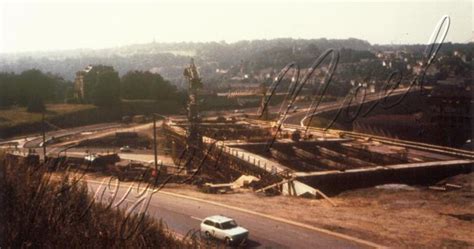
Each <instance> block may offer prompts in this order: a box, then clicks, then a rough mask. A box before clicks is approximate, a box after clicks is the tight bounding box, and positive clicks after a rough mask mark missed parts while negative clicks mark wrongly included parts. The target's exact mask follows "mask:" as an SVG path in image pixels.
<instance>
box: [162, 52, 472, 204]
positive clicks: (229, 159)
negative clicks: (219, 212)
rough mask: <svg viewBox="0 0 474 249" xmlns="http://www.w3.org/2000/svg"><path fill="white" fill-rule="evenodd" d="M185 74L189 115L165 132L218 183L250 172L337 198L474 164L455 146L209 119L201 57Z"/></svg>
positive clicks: (198, 170)
mask: <svg viewBox="0 0 474 249" xmlns="http://www.w3.org/2000/svg"><path fill="white" fill-rule="evenodd" d="M184 75H185V77H186V79H187V80H188V82H189V101H188V115H187V118H181V119H180V118H174V119H168V120H167V121H166V122H165V124H164V130H165V132H166V134H167V135H168V136H167V137H168V140H169V144H170V146H171V147H172V155H173V157H174V160H175V163H177V164H181V165H183V164H184V165H186V167H187V169H189V170H190V172H192V174H196V175H198V174H199V175H201V176H206V177H207V180H208V181H211V182H214V183H224V182H229V181H232V180H235V179H236V178H237V177H239V176H240V175H243V174H245V175H253V176H256V177H258V178H259V179H260V181H259V182H258V184H257V186H255V188H256V189H257V191H276V192H280V193H282V194H287V195H296V196H301V195H312V196H317V195H324V194H327V195H334V194H338V193H340V192H342V191H345V190H348V189H354V188H362V187H370V186H375V185H379V184H386V183H406V184H432V183H434V182H437V181H439V180H441V179H443V178H445V177H449V176H452V175H456V174H459V173H468V172H470V171H472V167H473V165H474V153H473V152H472V151H467V150H462V149H456V148H451V147H444V146H438V145H432V144H426V143H420V142H413V141H406V140H400V139H393V138H386V137H381V136H375V135H368V134H363V133H357V132H351V131H345V130H337V129H328V130H324V129H320V128H315V127H310V128H309V129H308V130H305V129H306V127H302V126H300V125H298V124H284V125H282V126H281V129H280V130H276V129H275V122H272V121H268V120H261V119H258V118H256V117H255V118H253V117H250V116H247V115H240V116H237V115H234V116H231V115H229V116H227V117H207V118H203V117H201V116H199V111H198V101H197V97H198V96H197V94H198V89H199V88H200V87H201V86H202V82H201V79H200V77H199V74H198V71H197V68H196V66H195V65H194V62H193V61H191V64H190V66H189V67H188V68H187V69H186V70H185V72H184ZM304 132H306V133H305V136H295V134H303V133H304ZM274 137H276V139H275V140H274V142H273V143H272V145H271V147H269V146H268V145H269V141H271V140H272V139H273V138H274Z"/></svg>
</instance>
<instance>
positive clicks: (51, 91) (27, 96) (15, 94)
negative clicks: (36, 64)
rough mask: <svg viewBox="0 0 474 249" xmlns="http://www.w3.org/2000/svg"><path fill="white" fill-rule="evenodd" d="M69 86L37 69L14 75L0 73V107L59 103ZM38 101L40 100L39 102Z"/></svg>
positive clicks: (60, 79)
mask: <svg viewBox="0 0 474 249" xmlns="http://www.w3.org/2000/svg"><path fill="white" fill-rule="evenodd" d="M70 87H71V85H70V84H68V83H67V82H66V81H64V80H63V79H62V78H61V77H59V76H57V75H53V74H50V73H46V74H45V73H43V72H41V71H40V70H37V69H30V70H26V71H23V72H22V73H21V74H19V75H17V74H14V73H0V107H8V106H11V105H15V104H18V105H20V106H30V104H31V103H38V102H39V101H40V102H42V103H45V102H59V101H62V100H64V94H65V92H66V90H67V88H70ZM39 99H40V100H39Z"/></svg>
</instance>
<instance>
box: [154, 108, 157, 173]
mask: <svg viewBox="0 0 474 249" xmlns="http://www.w3.org/2000/svg"><path fill="white" fill-rule="evenodd" d="M153 149H154V154H155V170H157V169H158V148H157V147H156V115H155V114H153ZM157 173H158V172H157Z"/></svg>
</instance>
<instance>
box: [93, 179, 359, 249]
mask: <svg viewBox="0 0 474 249" xmlns="http://www.w3.org/2000/svg"><path fill="white" fill-rule="evenodd" d="M88 186H89V188H90V189H91V190H93V191H95V190H96V189H97V188H98V186H99V183H98V182H95V181H89V182H88ZM126 190H127V187H126V186H125V184H122V185H121V187H120V188H119V194H118V196H117V199H120V198H121V197H122V196H123V194H124V193H125V192H126ZM106 193H107V191H106ZM132 193H134V192H132ZM132 193H131V194H130V196H129V197H127V199H128V202H127V205H128V206H130V205H131V204H132V203H133V202H134V200H136V199H135V197H134V195H133V194H132ZM123 206H125V203H124V204H123ZM148 214H150V215H152V216H154V217H156V218H158V219H163V221H164V222H166V224H167V225H168V227H169V228H170V229H172V230H173V231H175V232H177V233H180V234H186V233H187V232H188V231H190V230H193V229H199V224H200V220H201V219H202V218H205V217H207V216H211V215H215V214H221V215H225V216H229V217H232V218H234V219H235V220H236V221H237V222H238V223H239V225H241V226H243V227H245V228H247V229H248V230H249V231H250V238H249V239H250V241H249V243H248V245H247V247H248V248H301V249H303V248H312V249H314V248H366V247H364V246H362V245H359V244H356V243H355V242H352V241H348V240H345V239H341V238H337V237H334V236H330V235H327V234H324V233H320V232H316V231H312V230H309V229H307V228H302V227H298V226H294V225H290V224H287V223H283V222H279V221H275V220H272V219H268V218H264V217H260V216H256V215H252V214H248V213H245V212H241V211H236V210H233V209H230V208H224V207H220V206H216V205H214V204H209V203H206V202H201V201H196V200H189V199H185V198H180V197H176V196H171V195H167V194H165V193H161V192H157V193H155V194H154V195H153V197H152V199H151V202H150V205H149V209H148ZM308 215H316V214H308Z"/></svg>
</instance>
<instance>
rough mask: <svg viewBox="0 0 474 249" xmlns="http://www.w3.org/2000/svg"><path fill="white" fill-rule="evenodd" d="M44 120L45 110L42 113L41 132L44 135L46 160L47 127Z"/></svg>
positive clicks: (44, 158)
mask: <svg viewBox="0 0 474 249" xmlns="http://www.w3.org/2000/svg"><path fill="white" fill-rule="evenodd" d="M45 126H46V125H45V120H44V111H43V114H42V125H41V133H42V135H43V161H44V162H46V127H45Z"/></svg>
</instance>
